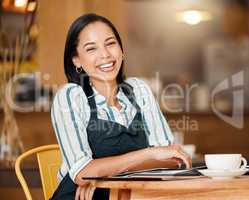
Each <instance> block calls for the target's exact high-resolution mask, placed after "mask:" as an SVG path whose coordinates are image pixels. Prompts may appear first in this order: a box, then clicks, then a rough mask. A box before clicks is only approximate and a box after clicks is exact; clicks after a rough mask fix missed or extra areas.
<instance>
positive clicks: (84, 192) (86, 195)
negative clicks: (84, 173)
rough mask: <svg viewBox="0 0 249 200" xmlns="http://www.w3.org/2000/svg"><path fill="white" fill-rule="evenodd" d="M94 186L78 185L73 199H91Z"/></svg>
mask: <svg viewBox="0 0 249 200" xmlns="http://www.w3.org/2000/svg"><path fill="white" fill-rule="evenodd" d="M94 191H95V187H94V186H91V185H87V186H84V187H81V186H78V187H77V189H76V194H75V198H74V199H75V200H92V197H93V194H94Z"/></svg>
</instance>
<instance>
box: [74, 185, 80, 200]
mask: <svg viewBox="0 0 249 200" xmlns="http://www.w3.org/2000/svg"><path fill="white" fill-rule="evenodd" d="M80 191H81V188H80V186H78V187H77V189H76V193H75V197H74V200H79V198H80Z"/></svg>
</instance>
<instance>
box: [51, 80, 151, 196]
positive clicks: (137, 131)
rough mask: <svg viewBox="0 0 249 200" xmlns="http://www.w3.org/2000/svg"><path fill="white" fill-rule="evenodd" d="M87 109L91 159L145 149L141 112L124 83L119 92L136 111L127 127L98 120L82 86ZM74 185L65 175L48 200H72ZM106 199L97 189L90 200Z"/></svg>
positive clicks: (104, 191)
mask: <svg viewBox="0 0 249 200" xmlns="http://www.w3.org/2000/svg"><path fill="white" fill-rule="evenodd" d="M83 90H84V92H85V93H86V96H87V97H88V103H89V106H90V109H91V115H90V120H89V123H88V126H87V135H88V142H89V145H90V148H91V150H92V153H93V159H96V158H103V157H107V156H115V155H120V154H124V153H127V152H130V151H135V150H139V149H143V148H146V147H148V146H149V144H148V140H147V137H146V133H145V129H144V126H143V120H142V114H141V109H140V107H139V106H138V104H137V103H136V101H135V95H134V93H133V90H132V87H131V86H130V85H129V84H127V83H124V84H123V85H122V90H123V92H124V94H125V95H126V96H127V97H128V99H129V101H130V102H131V104H132V105H133V106H135V108H136V109H137V113H136V115H135V117H134V119H133V120H132V122H131V124H130V125H129V127H128V128H127V127H125V126H123V125H121V124H118V123H116V122H112V121H108V120H103V119H98V117H97V107H96V102H95V99H94V95H93V91H92V89H91V90H90V91H89V90H86V89H84V87H83ZM76 188H77V185H76V184H75V183H74V182H73V181H72V180H71V178H70V177H69V174H67V175H66V176H65V177H64V178H63V179H62V181H61V182H60V184H59V186H58V188H57V190H56V191H55V193H54V195H53V197H52V198H51V199H52V200H74V197H75V192H76ZM107 199H109V189H104V188H97V189H96V190H95V192H94V195H93V200H107Z"/></svg>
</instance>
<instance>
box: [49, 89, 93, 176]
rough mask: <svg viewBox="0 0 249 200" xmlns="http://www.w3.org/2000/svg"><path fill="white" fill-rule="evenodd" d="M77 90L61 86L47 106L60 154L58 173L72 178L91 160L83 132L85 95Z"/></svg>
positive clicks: (90, 153)
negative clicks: (60, 164)
mask: <svg viewBox="0 0 249 200" xmlns="http://www.w3.org/2000/svg"><path fill="white" fill-rule="evenodd" d="M81 90H82V89H81V87H79V86H77V85H74V84H72V85H70V86H67V87H64V88H61V89H60V90H59V91H58V92H57V94H56V95H55V97H54V100H53V105H52V109H51V117H52V124H53V127H54V130H55V133H56V138H57V141H58V144H59V146H60V149H61V153H62V157H63V164H62V168H61V172H62V174H63V172H64V175H65V173H67V172H68V173H69V176H70V178H71V179H72V180H73V181H75V177H76V175H77V174H78V173H79V171H80V170H82V169H83V168H84V167H85V166H86V165H87V164H88V163H89V162H90V161H91V160H92V151H91V149H90V146H89V143H88V139H87V132H86V126H87V122H86V118H87V117H86V114H87V112H89V111H87V108H86V105H87V98H86V96H84V93H83V92H82V91H81ZM63 166H64V168H63Z"/></svg>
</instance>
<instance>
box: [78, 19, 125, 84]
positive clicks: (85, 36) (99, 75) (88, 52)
mask: <svg viewBox="0 0 249 200" xmlns="http://www.w3.org/2000/svg"><path fill="white" fill-rule="evenodd" d="M77 54H78V55H77V56H75V57H73V63H74V65H75V66H76V67H81V66H82V68H83V69H84V70H85V72H86V73H87V74H88V76H89V77H90V80H91V81H92V83H93V84H94V81H100V80H101V81H106V82H116V77H117V75H118V72H119V69H120V67H121V63H122V59H123V52H122V50H121V47H120V45H119V43H118V41H117V39H116V37H115V35H114V33H113V31H112V29H111V28H110V27H109V26H108V25H106V24H105V23H103V22H94V23H91V24H89V25H87V26H86V27H85V28H84V29H83V30H82V31H81V32H80V34H79V42H78V45H77Z"/></svg>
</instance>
